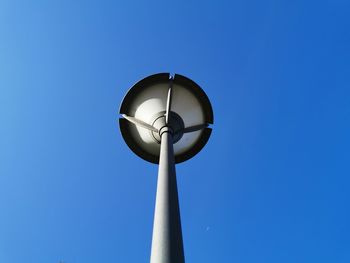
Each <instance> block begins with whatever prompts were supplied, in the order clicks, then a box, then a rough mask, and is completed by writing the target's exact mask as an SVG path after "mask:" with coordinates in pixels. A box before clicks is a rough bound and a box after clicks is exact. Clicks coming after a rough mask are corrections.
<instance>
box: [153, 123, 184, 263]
mask: <svg viewBox="0 0 350 263" xmlns="http://www.w3.org/2000/svg"><path fill="white" fill-rule="evenodd" d="M160 136H161V147H160V159H159V170H158V185H157V196H156V208H155V212H154V224H153V237H152V249H151V263H184V262H185V259H184V251H183V244H182V232H181V220H180V209H179V200H178V194H177V183H176V172H175V160H174V149H173V136H172V132H171V130H170V129H169V128H168V127H163V128H162V129H161V131H160Z"/></svg>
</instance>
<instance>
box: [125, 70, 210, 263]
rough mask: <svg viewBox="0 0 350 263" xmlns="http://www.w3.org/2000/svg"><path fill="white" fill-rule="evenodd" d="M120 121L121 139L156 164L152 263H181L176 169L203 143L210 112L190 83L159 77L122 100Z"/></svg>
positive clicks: (146, 80) (181, 78) (205, 99)
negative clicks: (156, 178)
mask: <svg viewBox="0 0 350 263" xmlns="http://www.w3.org/2000/svg"><path fill="white" fill-rule="evenodd" d="M120 114H121V115H122V117H123V118H120V119H119V125H120V130H121V133H122V136H123V138H124V140H125V142H126V143H127V145H128V146H129V148H130V149H131V150H132V151H133V152H134V153H135V154H137V155H138V156H139V157H141V158H142V159H144V160H146V161H149V162H152V163H156V164H158V163H159V169H158V183H157V195H156V207H155V213H154V225H153V237H152V249H151V263H175V262H176V263H182V262H184V261H185V260H184V252H183V242H182V231H181V220H180V209H179V201H178V193H177V183H176V173H175V163H180V162H183V161H186V160H188V159H190V158H192V157H193V156H194V155H196V154H197V153H198V152H199V151H200V150H201V149H202V148H203V147H204V145H205V144H206V143H207V141H208V139H209V137H210V134H211V128H209V127H208V126H209V125H210V124H212V123H213V111H212V107H211V104H210V101H209V99H208V97H207V95H206V94H205V93H204V91H203V90H202V89H201V88H200V87H199V86H198V85H197V84H196V83H195V82H193V81H192V80H190V79H188V78H186V77H184V76H181V75H178V74H175V75H174V76H170V74H169V73H160V74H155V75H151V76H149V77H146V78H144V79H142V80H141V81H139V82H137V83H136V84H135V85H134V86H133V87H132V88H131V89H130V90H129V91H128V93H127V94H126V96H125V98H124V100H123V102H122V104H121V107H120Z"/></svg>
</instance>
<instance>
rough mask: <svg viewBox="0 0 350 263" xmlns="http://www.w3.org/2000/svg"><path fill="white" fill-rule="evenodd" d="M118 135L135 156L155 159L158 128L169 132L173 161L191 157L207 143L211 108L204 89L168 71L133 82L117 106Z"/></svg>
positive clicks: (155, 160) (156, 161)
mask: <svg viewBox="0 0 350 263" xmlns="http://www.w3.org/2000/svg"><path fill="white" fill-rule="evenodd" d="M120 114H122V116H123V118H120V119H119V125H120V130H121V133H122V136H123V138H124V140H125V142H126V143H127V145H128V146H129V148H130V149H131V150H132V151H133V152H134V153H135V154H137V155H138V156H139V157H141V158H143V159H145V160H146V161H149V162H152V163H158V162H159V153H160V140H161V131H162V128H164V127H167V128H169V129H170V130H171V132H172V134H173V143H174V156H175V162H176V163H180V162H183V161H186V160H188V159H190V158H192V157H193V156H194V155H196V154H197V153H198V152H199V151H200V150H201V149H202V148H203V147H204V145H205V144H206V143H207V141H208V139H209V137H210V134H211V128H208V126H209V124H212V123H213V111H212V107H211V104H210V101H209V99H208V97H207V95H206V94H205V93H204V91H203V90H202V89H201V88H200V87H199V86H198V85H197V84H196V83H195V82H193V81H192V80H190V79H188V78H186V77H184V76H181V75H178V74H176V75H175V76H174V77H171V76H170V74H169V73H160V74H155V75H151V76H149V77H146V78H144V79H142V80H141V81H139V82H137V83H136V84H135V85H134V86H133V87H132V88H131V89H130V90H129V91H128V92H127V94H126V96H125V97H124V100H123V102H122V104H121V107H120Z"/></svg>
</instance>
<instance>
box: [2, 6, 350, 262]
mask: <svg viewBox="0 0 350 263" xmlns="http://www.w3.org/2000/svg"><path fill="white" fill-rule="evenodd" d="M349 10H350V3H349V1H346V0H329V1H325V0H321V1H305V0H297V1H287V0H282V1H280V0H278V1H277V0H268V1H258V0H239V1H227V2H224V1H207V2H206V1H196V2H195V1H172V2H170V1H138V2H136V1H135V2H133V1H66V0H63V1H62V0H61V1H38V0H35V1H34V0H33V1H16V0H2V1H1V2H0V262H1V263H23V262H26V263H50V262H54V263H58V262H60V261H62V262H65V263H82V262H84V263H100V262H103V263H104V262H106V263H108V262H127V263H129V262H131V263H133V262H135V263H140V262H148V261H149V256H150V246H151V234H152V224H153V212H154V204H155V190H156V179H157V177H156V174H157V166H156V165H153V164H150V163H146V162H145V161H143V160H141V159H139V158H138V157H137V156H135V155H134V154H133V153H132V152H131V151H130V150H129V148H128V147H127V145H126V144H125V143H124V141H123V139H122V137H121V135H120V132H119V127H118V122H117V121H118V118H119V115H118V110H119V105H120V103H121V101H122V99H123V96H124V94H125V93H126V92H127V90H128V89H129V88H130V87H131V86H132V85H133V84H134V83H135V82H136V81H138V80H140V79H142V78H144V77H146V76H148V75H150V74H154V73H158V72H170V73H179V74H182V75H185V76H187V77H189V78H191V79H193V80H194V81H196V82H197V83H198V84H199V85H201V87H202V88H203V89H204V90H205V92H206V93H207V95H208V96H209V98H210V99H211V102H212V106H213V109H214V117H215V120H214V125H213V133H212V136H211V138H210V140H209V142H208V144H207V145H206V147H205V148H204V149H203V150H202V151H201V152H200V153H199V154H198V155H197V156H195V157H194V158H193V159H191V160H189V161H187V162H186V163H183V164H180V165H178V166H177V174H178V187H179V195H180V206H181V217H182V226H183V236H184V246H185V257H186V260H187V262H201V263H205V262H208V263H213V262H220V263H221V262H237V263H238V262H239V263H265V262H266V263H281V262H283V263H310V262H318V263H348V262H350V224H349V222H350V209H349V203H350V193H349V184H350V177H349V176H350V139H349V134H350V49H349V48H350V30H349V28H350V17H349Z"/></svg>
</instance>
